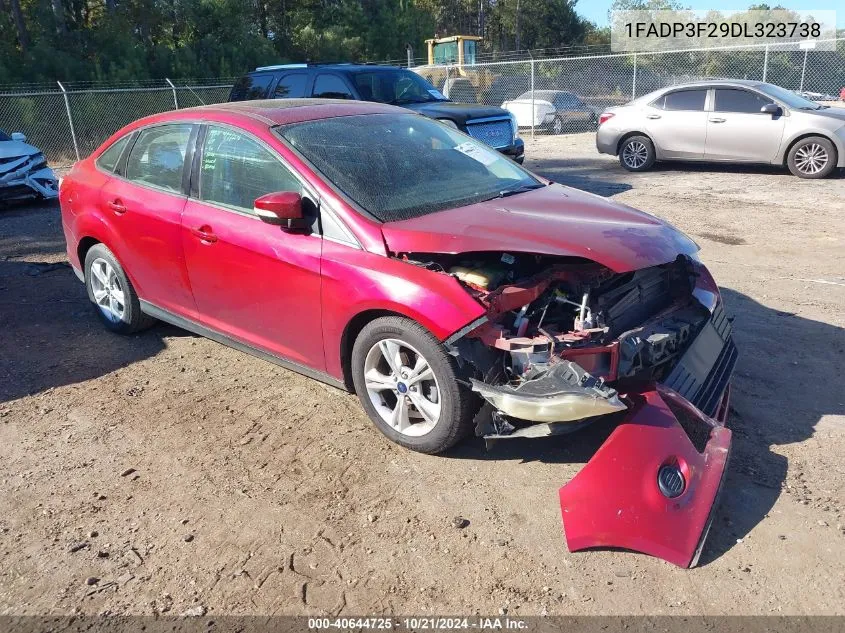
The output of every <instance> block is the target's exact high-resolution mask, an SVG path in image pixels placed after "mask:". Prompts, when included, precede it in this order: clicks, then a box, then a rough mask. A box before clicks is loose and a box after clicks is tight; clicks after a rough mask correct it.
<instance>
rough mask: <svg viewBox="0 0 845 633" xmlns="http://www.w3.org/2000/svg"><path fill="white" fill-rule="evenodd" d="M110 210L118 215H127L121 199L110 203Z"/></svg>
mask: <svg viewBox="0 0 845 633" xmlns="http://www.w3.org/2000/svg"><path fill="white" fill-rule="evenodd" d="M108 205H109V209H111V210H112V211H114V212H115V213H117V214H118V215H123V214H124V213H126V207H125V206H124V205H123V203H122V202H121V201H120V198H116V199H114V200H109V201H108Z"/></svg>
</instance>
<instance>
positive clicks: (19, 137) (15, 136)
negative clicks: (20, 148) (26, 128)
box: [12, 132, 26, 143]
mask: <svg viewBox="0 0 845 633" xmlns="http://www.w3.org/2000/svg"><path fill="white" fill-rule="evenodd" d="M12 140H13V141H20V142H21V143H26V135H25V134H21V133H20V132H12Z"/></svg>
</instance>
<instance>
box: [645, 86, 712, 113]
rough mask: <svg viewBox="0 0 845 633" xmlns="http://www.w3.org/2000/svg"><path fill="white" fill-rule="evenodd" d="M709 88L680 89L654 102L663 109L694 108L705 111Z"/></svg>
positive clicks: (694, 109)
mask: <svg viewBox="0 0 845 633" xmlns="http://www.w3.org/2000/svg"><path fill="white" fill-rule="evenodd" d="M706 98H707V90H706V89H702V90H678V91H677V92H670V93H669V94H667V95H663V96H662V97H660V98H659V99H658V100H657V101H655V102H654V104H653V105H654V106H655V107H658V108H662V109H663V110H693V111H702V112H703V111H704V101H705V99H706Z"/></svg>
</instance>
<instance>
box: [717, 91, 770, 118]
mask: <svg viewBox="0 0 845 633" xmlns="http://www.w3.org/2000/svg"><path fill="white" fill-rule="evenodd" d="M767 103H772V100H771V99H768V98H766V97H763V96H761V95H758V94H757V93H755V92H749V91H748V90H734V89H727V88H725V89H723V88H717V89H716V104H715V107H714V108H713V109H714V110H715V111H716V112H748V113H754V114H759V113H760V108H762V107H763V106H764V105H766V104H767Z"/></svg>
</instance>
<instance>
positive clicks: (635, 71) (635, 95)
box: [631, 53, 637, 99]
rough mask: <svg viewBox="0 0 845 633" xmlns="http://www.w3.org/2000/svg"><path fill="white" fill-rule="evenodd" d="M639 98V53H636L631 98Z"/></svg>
mask: <svg viewBox="0 0 845 633" xmlns="http://www.w3.org/2000/svg"><path fill="white" fill-rule="evenodd" d="M636 98H637V54H636V53H634V81H633V82H632V84H631V99H636Z"/></svg>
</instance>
